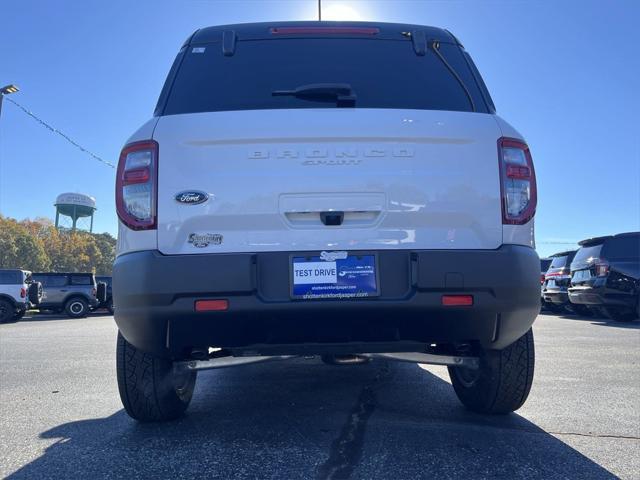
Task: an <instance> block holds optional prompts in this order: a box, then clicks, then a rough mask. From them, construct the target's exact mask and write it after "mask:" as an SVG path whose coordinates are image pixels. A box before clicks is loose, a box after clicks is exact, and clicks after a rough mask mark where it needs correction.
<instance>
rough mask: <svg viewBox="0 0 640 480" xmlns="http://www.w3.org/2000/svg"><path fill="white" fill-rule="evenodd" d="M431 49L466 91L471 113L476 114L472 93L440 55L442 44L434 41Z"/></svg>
mask: <svg viewBox="0 0 640 480" xmlns="http://www.w3.org/2000/svg"><path fill="white" fill-rule="evenodd" d="M431 49H432V50H433V52H434V53H435V54H436V56H437V57H438V58H439V59H440V61H441V62H442V63H444V66H445V67H447V70H449V73H451V75H453V77H454V78H455V79H456V81H457V82H458V83H459V84H460V86H461V87H462V90H464V93H465V95H466V96H467V99H468V100H469V105H470V106H471V111H472V112H475V111H476V104H475V103H474V102H473V97H471V93H469V89H468V88H467V86H466V85H465V83H464V82H463V81H462V79H461V78H460V75H458V73H457V72H456V71H455V70H454V69H453V67H452V66H451V65H450V64H449V62H447V59H446V58H444V56H443V55H442V53H440V42H438V41H437V40H433V41H432V42H431Z"/></svg>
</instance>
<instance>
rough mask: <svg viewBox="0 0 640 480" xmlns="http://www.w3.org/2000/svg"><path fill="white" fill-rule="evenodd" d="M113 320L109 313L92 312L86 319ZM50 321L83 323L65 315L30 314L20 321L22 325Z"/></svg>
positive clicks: (79, 319) (78, 319)
mask: <svg viewBox="0 0 640 480" xmlns="http://www.w3.org/2000/svg"><path fill="white" fill-rule="evenodd" d="M100 317H105V318H109V319H110V318H112V315H111V314H110V313H109V312H106V311H105V312H101V311H97V312H91V313H90V314H89V315H87V316H86V317H84V318H100ZM50 320H73V321H76V322H77V321H81V320H83V319H82V318H71V317H69V316H68V315H65V314H64V313H29V314H28V315H25V316H24V317H22V318H21V319H20V323H22V322H47V321H50Z"/></svg>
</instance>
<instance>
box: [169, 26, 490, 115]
mask: <svg viewBox="0 0 640 480" xmlns="http://www.w3.org/2000/svg"><path fill="white" fill-rule="evenodd" d="M440 52H441V53H442V55H443V56H444V57H445V58H446V60H447V61H448V63H449V64H450V65H451V67H452V68H453V69H454V70H455V71H456V72H457V74H458V75H459V76H460V77H461V78H462V80H463V82H464V84H465V85H466V86H467V88H468V89H469V91H470V93H471V96H472V98H473V101H474V103H475V107H476V110H477V111H480V112H487V107H486V105H485V103H484V100H483V99H482V95H481V94H480V90H479V89H478V86H477V84H476V83H475V80H474V78H473V75H472V73H471V71H470V69H469V65H468V64H467V62H466V61H465V59H464V57H463V54H462V51H461V50H460V48H459V47H458V46H456V45H453V44H446V43H442V44H441V45H440ZM177 61H180V59H178V60H177ZM170 79H171V75H170ZM314 83H348V84H350V85H351V87H352V88H353V91H354V92H355V94H356V96H357V100H356V103H355V106H356V107H359V108H398V109H421V110H454V111H471V105H470V102H469V99H468V98H467V96H466V94H465V92H464V89H463V88H462V87H461V86H460V84H459V83H458V81H457V80H456V79H455V77H454V76H453V75H452V73H451V72H450V71H449V70H448V69H447V67H446V66H445V64H444V63H443V62H442V61H441V60H440V59H439V58H438V56H437V55H436V54H435V53H434V52H433V50H432V49H431V48H428V49H427V52H426V54H425V55H424V56H419V55H416V54H415V52H414V49H413V45H412V42H411V41H409V40H381V39H379V40H374V39H344V38H324V39H318V38H296V39H291V38H289V39H269V40H250V41H249V40H247V41H240V42H238V44H237V47H236V51H235V54H234V55H232V56H224V55H223V54H222V48H221V45H220V43H210V44H203V45H196V46H189V47H187V48H186V49H185V51H184V55H183V58H182V64H181V65H180V67H179V69H178V71H177V74H176V76H175V81H174V83H173V87H172V88H171V90H170V93H169V95H168V98H167V103H166V106H165V109H164V112H163V114H164V115H171V114H179V113H194V112H214V111H224V110H256V109H258V110H259V109H278V108H335V107H336V102H335V100H333V99H326V100H323V101H321V100H319V99H317V98H314V99H303V98H296V97H293V96H276V97H274V96H273V95H272V92H273V91H275V90H291V89H295V88H296V87H300V86H302V85H308V84H314ZM164 90H165V91H166V89H164Z"/></svg>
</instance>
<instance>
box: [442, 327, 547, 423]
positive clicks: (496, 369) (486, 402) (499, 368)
mask: <svg viewBox="0 0 640 480" xmlns="http://www.w3.org/2000/svg"><path fill="white" fill-rule="evenodd" d="M534 364H535V349H534V345H533V331H532V330H529V331H528V332H527V333H525V334H524V335H523V336H522V337H520V338H519V339H518V340H516V341H515V342H514V343H513V344H511V345H509V346H508V347H507V348H505V349H504V350H500V351H496V350H487V351H485V352H483V353H482V354H481V356H480V368H479V369H478V370H470V369H465V368H460V367H449V377H450V378H451V383H452V385H453V388H454V390H455V392H456V395H457V396H458V398H459V399H460V401H461V402H462V404H463V405H464V406H465V407H467V408H468V409H469V410H472V411H474V412H477V413H491V414H505V413H510V412H513V411H515V410H517V409H519V408H520V407H521V406H522V405H523V404H524V402H525V400H526V399H527V397H528V396H529V391H530V390H531V385H532V384H533V371H534Z"/></svg>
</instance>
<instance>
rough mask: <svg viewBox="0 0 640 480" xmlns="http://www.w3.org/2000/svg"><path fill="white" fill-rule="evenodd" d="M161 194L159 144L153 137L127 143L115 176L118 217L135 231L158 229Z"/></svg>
mask: <svg viewBox="0 0 640 480" xmlns="http://www.w3.org/2000/svg"><path fill="white" fill-rule="evenodd" d="M157 195H158V143H157V142H155V141H153V140H145V141H142V142H134V143H130V144H129V145H126V146H125V147H124V148H123V149H122V153H121V154H120V161H119V162H118V172H117V175H116V210H117V212H118V218H120V221H122V223H124V224H125V225H126V226H127V227H129V228H131V229H133V230H150V229H154V228H156V208H157V207H156V203H157Z"/></svg>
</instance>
